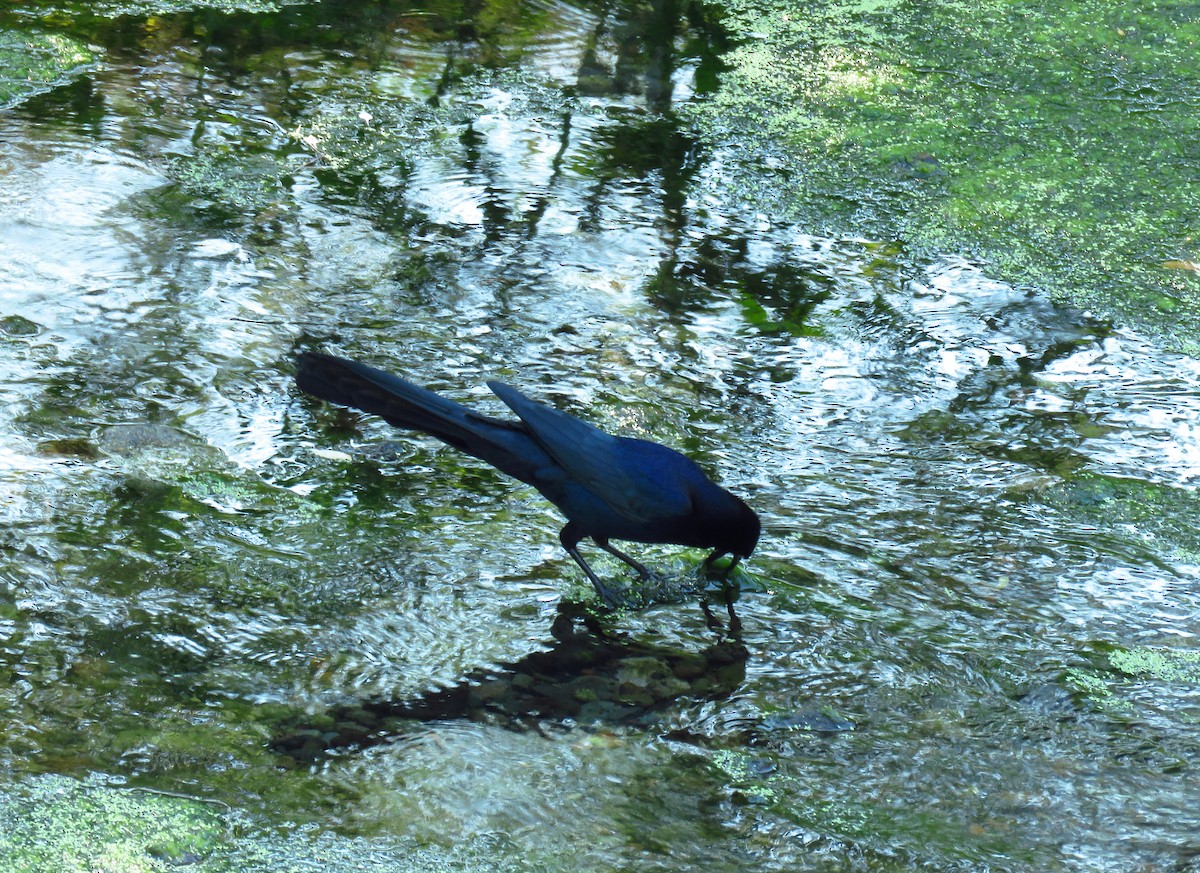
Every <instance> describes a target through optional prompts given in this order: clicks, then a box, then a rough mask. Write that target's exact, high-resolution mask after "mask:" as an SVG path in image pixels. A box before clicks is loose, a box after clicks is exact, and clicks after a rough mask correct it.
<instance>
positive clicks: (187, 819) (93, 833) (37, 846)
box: [0, 775, 226, 873]
mask: <svg viewBox="0 0 1200 873" xmlns="http://www.w3.org/2000/svg"><path fill="white" fill-rule="evenodd" d="M0 819H2V820H3V821H4V827H3V828H0V868H2V869H4V870H11V871H25V870H28V871H34V870H55V871H59V873H72V871H80V873H83V871H91V870H109V871H113V873H152V871H159V870H170V869H174V868H175V867H176V866H178V865H180V864H194V863H196V862H197V861H199V860H201V859H202V858H204V857H205V856H206V855H208V854H210V853H211V852H212V851H213V850H214V849H215V848H216V847H217V846H219V845H220V843H221V840H222V838H223V837H224V835H225V832H226V827H225V825H224V823H223V821H222V819H221V817H220V816H219V815H218V814H217V812H216V809H215V807H213V806H211V805H209V804H204V803H199V802H197V801H194V800H188V799H185V798H180V797H172V796H168V795H164V794H157V793H151V792H145V791H136V790H123V789H114V788H110V787H107V786H104V785H100V784H90V783H87V782H80V781H77V780H74V779H68V778H67V777H65V776H57V775H49V776H42V777H38V778H36V779H33V780H30V781H28V782H25V783H22V784H20V785H19V786H17V787H16V788H15V789H10V790H8V791H7V793H0Z"/></svg>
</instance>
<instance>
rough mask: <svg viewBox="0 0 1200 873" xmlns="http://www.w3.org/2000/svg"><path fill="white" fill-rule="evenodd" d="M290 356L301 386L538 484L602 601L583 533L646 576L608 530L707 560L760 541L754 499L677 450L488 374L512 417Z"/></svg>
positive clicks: (334, 361)
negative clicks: (687, 549)
mask: <svg viewBox="0 0 1200 873" xmlns="http://www.w3.org/2000/svg"><path fill="white" fill-rule="evenodd" d="M297 363H298V369H297V372H296V384H297V385H298V386H299V387H300V388H301V389H302V390H304V391H306V392H308V393H309V394H313V395H315V396H317V397H320V398H321V399H322V400H328V401H330V402H332V403H340V404H342V405H343V406H352V407H355V408H357V409H361V410H362V411H363V412H369V413H372V414H374V415H378V416H380V417H381V418H383V419H384V420H385V421H387V422H388V423H389V424H393V425H395V426H396V427H402V428H408V429H410V430H417V431H422V432H423V433H427V434H429V435H430V436H434V437H437V438H438V439H439V440H441V441H442V442H444V443H447V444H449V445H451V446H454V447H455V448H456V449H459V450H461V451H464V452H466V453H467V454H469V455H474V456H475V457H476V458H479V459H481V460H484V461H487V463H489V464H491V465H492V466H493V467H495V468H496V469H498V470H500V471H501V472H504V473H507V474H508V475H509V476H512V477H513V478H515V479H520V480H521V481H522V482H526V483H528V484H530V485H532V486H533V487H534V488H536V489H537V490H538V491H540V492H541V493H542V494H543V495H544V496H545V497H546V499H548V500H549V501H550V502H551V503H553V504H554V505H555V506H557V507H558V508H559V510H561V511H562V514H563V515H565V516H566V517H567V524H566V526H565V527H564V528H563V529H562V531H561V532H560V533H559V540H560V541H561V542H562V545H563V548H565V549H566V550H567V554H569V555H570V556H571V557H572V558H574V559H575V562H576V563H577V564H579V566H580V568H581V569H582V570H583V572H584V573H585V574H587V577H588V579H590V580H591V582H592V584H593V585H594V586H595V587H596V591H597V592H598V593H599V595H600V597H601V599H602V600H604V602H605V603H606V604H608V605H609V606H612V605H615V603H616V602H617V600H616V598H615V597H614V595H613V592H612V591H611V590H610V589H609V588H608V587H607V586H606V585H605V584H604V583H603V582H601V581H600V577H598V576H597V575H596V574H595V573H594V572H593V571H592V568H591V567H589V566H588V564H587V561H585V560H584V559H583V555H581V554H580V553H579V548H578V547H579V541H580V540H582V539H583V538H585V537H590V538H591V539H592V540H593V541H594V542H595V543H596V545H598V546H599V547H600V548H602V549H604V551H606V552H608V553H609V554H611V555H614V556H615V557H617V558H620V559H621V560H622V561H624V562H625V563H626V564H628V565H629V566H630V567H632V568H633V569H635V570H636V571H637V572H638V573H639V574H640V575H641V576H642V578H643V579H646V578H648V577H649V576H650V572H649V571H648V570H647V569H646V568H645V567H644V566H642V565H641V564H640V563H638V562H637V561H635V560H634V559H633V558H632V557H630V556H629V555H627V554H625V553H624V552H622V551H621V550H620V549H617V548H615V547H614V546H612V545H611V544H610V543H609V540H610V539H616V540H631V541H634V542H641V543H673V544H675V545H680V546H693V547H696V548H711V549H713V552H712V554H711V555H709V557H708V559H707V561H706V564H707V565H709V566H711V565H712V563H713V562H714V561H715V560H716V559H717V558H718V557H720V556H722V555H727V554H728V555H732V556H733V564H732V565H731V566H730V568H729V569H732V567H733V565H736V564H737V562H738V561H739V560H741V559H742V558H745V557H748V556H749V555H750V553H751V552H753V551H754V547H755V546H756V545H757V544H758V535H759V520H758V516H757V515H756V514H755V512H754V510H752V509H751V508H750V507H749V506H747V505H746V504H745V502H744V501H742V500H741V499H740V498H738V497H735V496H734V495H732V494H730V493H729V492H728V491H726V490H725V489H724V488H721V487H720V486H718V485H716V484H714V483H713V482H712V480H711V479H709V478H708V476H706V475H705V474H704V471H703V470H701V469H700V468H699V467H698V466H697V465H696V464H695V463H694V462H692V461H691V460H689V459H688V458H686V457H684V456H683V455H681V454H680V453H679V452H677V451H675V450H674V449H669V448H667V447H666V446H663V445H659V444H658V443H653V442H648V441H646V440H639V439H631V438H628V437H615V436H610V435H609V434H606V433H604V432H603V431H601V430H598V429H597V428H595V427H593V426H592V425H590V424H588V423H586V422H584V421H581V420H580V419H578V418H576V417H575V416H573V415H569V414H567V413H565V412H561V411H559V410H557V409H553V408H551V407H549V406H545V405H544V404H541V403H538V402H536V401H534V400H530V399H529V398H528V397H526V396H525V395H523V394H521V393H520V392H519V391H517V390H516V389H515V388H511V387H509V386H508V385H504V384H502V383H500V382H495V381H492V382H488V383H487V385H488V387H489V388H491V389H492V391H493V392H494V393H495V394H496V395H497V396H498V397H499V398H500V399H501V400H503V401H504V403H505V404H506V405H507V406H508V408H509V409H511V410H512V411H513V412H514V413H516V415H517V418H518V419H519V420H517V421H513V420H511V419H501V418H492V417H490V416H486V415H481V414H479V413H477V412H472V411H471V410H469V409H467V408H466V407H465V406H461V405H460V404H458V403H455V402H454V401H453V400H448V399H446V398H445V397H442V396H440V395H438V394H434V393H433V392H432V391H428V390H426V389H424V388H421V387H418V386H417V385H414V384H412V383H411V382H407V381H405V380H404V379H401V378H399V377H398V376H393V375H391V374H390V373H385V372H383V371H382V370H376V369H375V368H374V367H368V366H367V365H366V364H360V363H358V362H357V361H350V360H347V359H345V358H337V357H334V356H332V355H325V354H319V353H316V352H304V353H302V354H301V355H300V356H299V357H298V359H297ZM726 572H728V571H726Z"/></svg>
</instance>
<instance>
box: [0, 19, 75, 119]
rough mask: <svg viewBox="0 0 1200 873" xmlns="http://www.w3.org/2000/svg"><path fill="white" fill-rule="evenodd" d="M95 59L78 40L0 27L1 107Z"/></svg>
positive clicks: (62, 79) (63, 78)
mask: <svg viewBox="0 0 1200 873" xmlns="http://www.w3.org/2000/svg"><path fill="white" fill-rule="evenodd" d="M96 60H97V55H96V54H95V52H94V50H93V49H92V48H90V47H89V46H88V45H86V44H85V43H83V42H82V41H80V40H78V39H74V38H72V37H69V36H66V35H63V34H58V33H39V32H36V31H27V32H26V31H20V30H13V29H8V28H4V27H0V109H4V108H6V107H9V106H12V105H13V104H15V103H19V102H20V101H22V100H24V99H26V98H27V97H30V96H31V95H33V94H37V93H40V92H42V91H45V90H46V89H48V88H52V87H54V86H55V85H58V84H61V83H63V82H66V81H68V80H69V79H71V78H72V77H74V76H76V75H78V74H79V73H80V72H82V71H83V70H85V69H87V68H89V67H90V66H92V65H93V64H94V63H95V62H96Z"/></svg>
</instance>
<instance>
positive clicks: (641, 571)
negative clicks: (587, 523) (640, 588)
mask: <svg viewBox="0 0 1200 873" xmlns="http://www.w3.org/2000/svg"><path fill="white" fill-rule="evenodd" d="M592 539H594V540H596V545H598V546H599V547H600V548H602V549H604V551H606V552H608V553H609V554H610V555H612V556H613V557H614V558H620V559H621V560H622V561H624V562H625V563H626V564H628V565H629V566H630V567H633V569H635V570H637V573H638V575H639V576H641V577H642V579H643V580H646V579H652V578H654V577H653V574H651V572H650V571H649V570H648V569H646V566H645V565H644V564H642V563H641V562H640V561H637V560H635V559H634V558H633V557H631V556H630V555H627V554H625V553H624V552H622V551H621V550H620V549H618V548H617V547H616V546H614V545H611V544H610V543H609V542H608V540H597V539H596V538H595V537H592Z"/></svg>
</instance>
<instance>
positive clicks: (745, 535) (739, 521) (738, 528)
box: [721, 495, 762, 558]
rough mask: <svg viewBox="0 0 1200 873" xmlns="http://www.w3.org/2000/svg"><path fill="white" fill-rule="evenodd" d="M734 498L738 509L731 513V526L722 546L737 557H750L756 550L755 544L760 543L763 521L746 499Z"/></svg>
mask: <svg viewBox="0 0 1200 873" xmlns="http://www.w3.org/2000/svg"><path fill="white" fill-rule="evenodd" d="M730 496H732V495H730ZM733 499H734V501H735V503H734V505H735V507H736V509H735V511H733V512H731V513H730V517H729V527H728V530H727V531H726V534H725V536H724V537H723V539H724V542H722V543H721V546H722V547H723V548H724V549H725V550H726V551H728V552H729V553H730V554H732V555H735V556H736V557H739V558H748V557H750V555H751V554H752V553H753V552H754V548H755V546H757V545H758V537H759V534H761V533H762V522H760V521H759V519H758V513H757V512H755V511H754V510H753V509H751V508H750V507H749V506H748V505H747V504H746V502H745V501H744V500H742V499H741V498H740V497H734V498H733Z"/></svg>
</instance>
